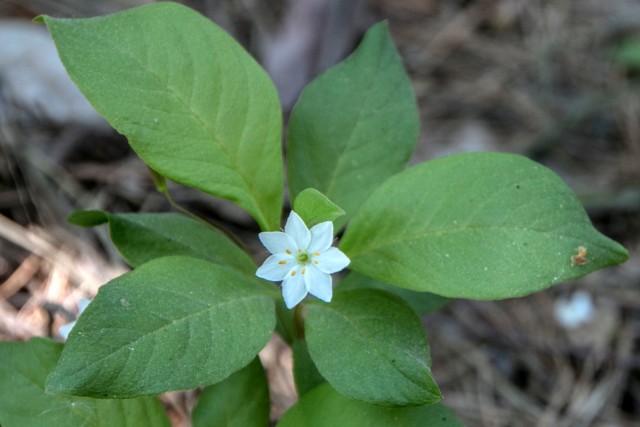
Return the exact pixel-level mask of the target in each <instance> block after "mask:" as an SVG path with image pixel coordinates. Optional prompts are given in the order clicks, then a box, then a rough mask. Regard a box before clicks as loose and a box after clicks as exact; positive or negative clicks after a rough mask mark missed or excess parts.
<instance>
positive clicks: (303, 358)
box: [291, 340, 326, 396]
mask: <svg viewBox="0 0 640 427" xmlns="http://www.w3.org/2000/svg"><path fill="white" fill-rule="evenodd" d="M291 350H292V351H293V379H294V380H295V383H296V391H297V392H298V396H302V395H304V394H306V393H307V392H308V391H310V390H312V389H314V388H316V387H317V386H319V385H320V384H322V383H324V382H326V380H325V379H324V378H323V377H322V375H321V374H320V372H318V368H316V365H315V364H314V363H313V360H312V359H311V356H310V355H309V349H308V348H307V343H306V342H305V341H304V340H295V341H294V342H293V344H292V345H291Z"/></svg>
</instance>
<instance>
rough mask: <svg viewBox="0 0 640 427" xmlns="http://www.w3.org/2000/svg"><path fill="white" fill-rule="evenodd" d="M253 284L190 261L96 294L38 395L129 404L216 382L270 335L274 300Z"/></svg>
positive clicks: (159, 265)
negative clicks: (124, 399)
mask: <svg viewBox="0 0 640 427" xmlns="http://www.w3.org/2000/svg"><path fill="white" fill-rule="evenodd" d="M256 282H257V281H251V280H250V279H249V278H247V277H246V276H244V275H242V274H241V273H238V272H236V271H235V270H233V269H230V268H227V267H222V266H219V265H215V264H211V263H209V262H207V261H204V260H200V259H196V258H188V257H166V258H158V259H155V260H153V261H150V262H148V263H146V264H143V265H141V266H140V267H138V268H137V269H135V270H134V271H132V272H130V273H127V274H125V275H123V276H120V277H118V278H116V279H114V280H112V281H111V282H109V283H108V284H106V285H104V286H102V287H101V288H100V290H99V292H98V295H97V296H96V298H95V299H94V300H93V302H92V303H91V304H90V305H89V307H87V309H86V310H85V311H84V312H83V313H82V315H81V316H80V318H79V319H78V322H77V323H76V325H75V327H74V328H73V330H72V331H71V333H70V334H69V339H68V340H67V344H66V345H65V349H64V351H63V353H62V356H61V358H60V362H59V363H58V366H57V367H56V369H55V370H54V371H53V373H52V374H51V375H50V376H49V378H48V380H47V390H48V391H50V392H54V393H68V394H76V395H84V396H92V397H133V396H140V395H152V394H159V393H163V392H165V391H169V390H180V389H191V388H195V387H199V386H203V385H207V384H214V383H216V382H219V381H221V380H223V379H224V378H226V377H227V376H229V375H230V374H231V373H233V372H235V371H237V370H238V369H240V368H242V367H243V366H245V365H246V364H247V363H249V362H250V361H251V359H253V357H254V356H255V355H256V354H257V353H258V351H260V349H262V347H264V345H265V344H266V342H267V340H268V339H269V336H270V335H271V332H272V331H273V328H274V324H275V315H274V308H273V300H272V299H271V297H269V296H268V294H267V293H266V291H264V290H263V288H262V287H261V286H260V285H259V284H258V283H256Z"/></svg>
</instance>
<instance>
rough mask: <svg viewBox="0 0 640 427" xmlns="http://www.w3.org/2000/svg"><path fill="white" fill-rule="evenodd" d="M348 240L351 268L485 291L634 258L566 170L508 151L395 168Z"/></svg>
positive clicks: (463, 293) (522, 288)
mask: <svg viewBox="0 0 640 427" xmlns="http://www.w3.org/2000/svg"><path fill="white" fill-rule="evenodd" d="M340 248H341V249H342V250H343V251H344V252H345V253H346V254H347V255H348V256H349V258H351V264H350V265H349V268H351V269H353V270H356V271H359V272H361V273H363V274H367V275H369V276H371V277H374V278H376V279H378V280H381V281H384V282H388V283H391V284H394V285H397V286H401V287H404V288H407V289H413V290H417V291H429V292H433V293H436V294H439V295H443V296H447V297H463V298H476V299H499V298H510V297H517V296H522V295H527V294H529V293H532V292H535V291H538V290H541V289H544V288H547V287H549V286H551V285H553V284H555V283H560V282H564V281H567V280H571V279H575V278H578V277H581V276H584V275H586V274H588V273H590V272H592V271H595V270H598V269H601V268H604V267H607V266H610V265H614V264H619V263H621V262H623V261H625V260H626V259H627V258H628V254H627V251H626V250H625V249H624V248H623V247H622V246H620V245H619V244H618V243H616V242H614V241H612V240H610V239H608V238H607V237H605V236H603V235H602V234H600V233H599V232H597V231H596V230H595V229H594V228H593V226H592V225H591V222H590V221H589V218H588V216H587V214H586V213H585V211H584V209H583V208H582V206H581V205H580V203H579V202H578V200H577V199H576V197H575V196H574V194H573V193H572V192H571V190H570V189H569V188H568V187H567V186H566V185H565V184H564V183H563V182H562V180H561V179H560V178H558V176H556V175H555V174H554V173H553V172H551V171H550V170H548V169H547V168H545V167H543V166H541V165H539V164H537V163H535V162H532V161H530V160H528V159H526V158H524V157H521V156H517V155H512V154H500V153H466V154H459V155H454V156H450V157H446V158H443V159H438V160H433V161H430V162H427V163H423V164H420V165H418V166H414V167H412V168H410V169H407V170H406V171H404V172H402V173H400V174H398V175H396V176H394V177H393V178H391V179H389V180H388V181H387V182H385V184H384V185H382V186H381V187H380V188H378V189H377V190H376V191H375V192H374V193H373V194H372V195H371V197H370V198H369V199H368V200H367V202H366V203H365V204H364V205H363V206H362V208H361V210H360V211H359V213H358V215H357V216H356V217H354V218H353V220H352V222H351V224H350V226H349V228H348V229H347V231H346V232H345V235H344V238H343V239H342V242H341V245H340ZM580 248H585V249H586V251H587V254H586V263H581V264H583V265H580V264H578V263H576V262H575V257H576V256H577V255H578V253H579V252H580Z"/></svg>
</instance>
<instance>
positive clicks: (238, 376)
mask: <svg viewBox="0 0 640 427" xmlns="http://www.w3.org/2000/svg"><path fill="white" fill-rule="evenodd" d="M269 405H270V401H269V387H268V385H267V378H266V376H265V373H264V369H263V368H262V364H260V359H258V358H255V359H253V362H251V363H250V364H248V365H247V366H246V367H244V368H243V369H241V370H239V371H237V372H235V373H233V374H231V376H229V378H227V379H226V380H224V381H222V382H220V383H218V384H214V385H211V386H209V387H207V388H205V389H204V391H203V392H202V394H201V395H200V398H199V399H198V403H197V404H196V406H195V408H194V409H193V427H217V426H220V427H234V426H236V427H252V426H255V427H264V426H267V425H269Z"/></svg>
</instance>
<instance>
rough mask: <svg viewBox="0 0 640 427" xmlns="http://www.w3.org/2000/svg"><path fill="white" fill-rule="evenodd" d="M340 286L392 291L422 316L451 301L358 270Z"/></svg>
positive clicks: (339, 284) (343, 288)
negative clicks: (393, 283)
mask: <svg viewBox="0 0 640 427" xmlns="http://www.w3.org/2000/svg"><path fill="white" fill-rule="evenodd" d="M338 286H340V288H339V289H340V290H341V291H343V290H345V291H346V290H348V289H361V288H366V289H379V290H381V291H386V292H389V293H392V294H394V295H396V296H399V297H400V298H402V299H403V300H404V301H405V302H406V303H407V304H409V305H410V306H411V308H413V310H414V311H415V312H416V313H418V315H420V316H424V315H427V314H429V313H431V312H433V311H436V310H438V309H439V308H442V307H443V306H444V305H446V304H447V303H448V302H449V299H448V298H445V297H441V296H440V295H436V294H432V293H431V292H416V291H412V290H409V289H405V288H399V287H397V286H393V285H390V284H388V283H385V282H381V281H379V280H376V279H374V278H372V277H369V276H365V275H364V274H360V273H358V272H357V271H351V272H350V273H349V274H348V275H347V276H346V277H345V278H343V279H341V280H340V282H338Z"/></svg>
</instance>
